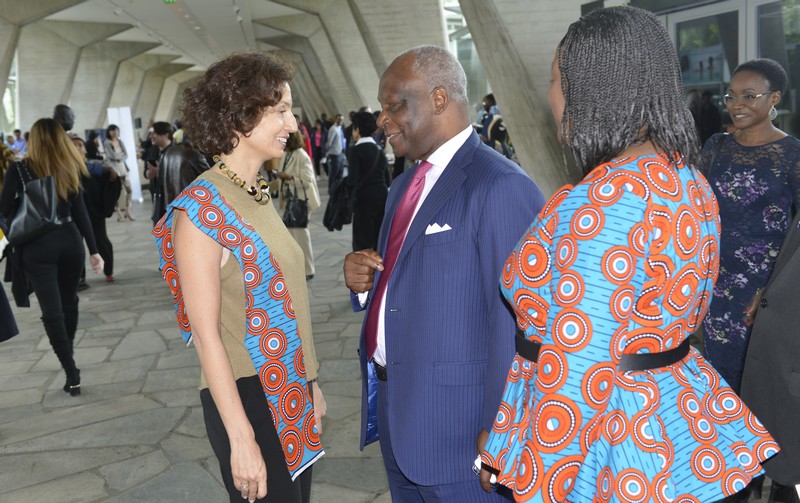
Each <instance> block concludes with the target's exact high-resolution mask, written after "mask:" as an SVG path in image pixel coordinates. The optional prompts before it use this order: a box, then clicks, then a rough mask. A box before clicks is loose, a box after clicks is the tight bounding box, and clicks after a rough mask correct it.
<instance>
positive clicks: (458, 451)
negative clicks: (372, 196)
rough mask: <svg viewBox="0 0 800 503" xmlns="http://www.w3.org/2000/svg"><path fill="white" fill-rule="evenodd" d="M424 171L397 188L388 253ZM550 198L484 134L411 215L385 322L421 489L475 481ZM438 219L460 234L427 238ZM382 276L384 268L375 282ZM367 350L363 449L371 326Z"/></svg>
mask: <svg viewBox="0 0 800 503" xmlns="http://www.w3.org/2000/svg"><path fill="white" fill-rule="evenodd" d="M416 169H417V168H416V167H415V168H413V169H410V170H408V171H407V172H405V173H403V175H402V176H400V177H399V178H397V179H396V180H395V181H394V183H393V184H392V190H390V191H389V199H388V200H387V203H386V215H385V217H384V220H383V224H382V226H381V233H380V237H379V239H378V253H380V254H381V255H383V254H384V253H385V250H386V241H387V239H388V231H389V229H390V227H391V223H392V218H393V216H394V213H395V210H396V208H397V205H398V203H399V201H400V199H401V198H402V196H403V194H404V193H405V191H406V188H407V187H408V184H409V182H410V180H411V178H412V176H413V174H414V172H415V171H416ZM543 204H544V196H543V195H542V192H541V191H540V190H539V188H538V187H537V186H536V184H534V183H533V181H532V180H531V179H530V178H529V177H528V175H526V174H525V173H524V172H523V171H522V170H521V169H520V168H519V166H517V165H516V164H514V163H512V162H511V161H508V160H507V159H505V158H504V157H502V156H501V155H500V154H498V153H497V152H495V151H494V150H492V149H490V148H489V147H487V146H485V145H483V144H482V143H481V142H480V140H479V139H478V135H477V134H475V133H474V132H473V133H472V134H471V135H470V137H469V139H468V140H467V141H466V143H465V144H464V145H463V146H462V147H461V148H460V149H459V150H458V152H457V153H456V155H455V156H454V157H453V159H452V161H451V162H450V164H448V165H447V167H446V168H445V169H444V172H443V173H442V175H441V177H440V178H439V180H438V181H437V182H436V185H434V187H433V190H432V191H431V192H430V194H429V195H428V196H427V198H426V199H425V201H424V202H423V204H422V205H421V206H420V208H419V211H418V213H417V215H416V216H415V218H414V220H413V221H412V222H411V225H410V227H409V230H408V233H407V235H406V238H405V241H404V243H403V247H402V249H401V250H400V253H399V255H398V258H397V262H396V264H395V267H394V272H393V273H392V277H391V279H390V280H389V284H388V285H387V289H386V311H385V319H384V322H385V330H386V355H387V358H388V360H389V361H388V362H387V364H386V366H387V369H388V371H387V372H388V376H389V377H388V381H387V386H388V392H387V395H388V396H387V397H386V399H387V406H388V416H389V422H390V425H389V428H390V430H391V432H392V445H393V447H394V455H395V458H396V460H397V464H398V465H399V466H400V469H401V470H402V471H403V473H404V474H405V475H406V476H407V477H408V478H409V479H410V480H412V481H413V482H415V483H417V484H421V485H439V484H449V483H454V482H459V481H463V480H468V479H469V478H470V477H473V478H474V477H475V475H474V474H473V473H472V471H471V468H470V467H471V465H472V462H473V460H474V459H475V455H476V454H475V438H476V436H477V435H478V432H479V431H480V430H481V429H485V430H490V429H491V425H492V423H493V421H494V417H495V415H496V414H497V409H498V405H499V403H500V397H501V394H502V391H503V386H504V384H505V380H506V375H507V373H508V369H509V366H510V364H511V360H512V358H513V356H514V330H515V322H514V317H513V316H512V314H511V312H510V310H509V309H508V306H507V305H506V304H505V302H504V301H503V299H502V297H501V295H500V289H499V279H500V274H501V271H502V267H503V264H504V263H505V261H506V259H507V258H508V256H509V254H510V253H511V251H512V249H513V248H514V246H515V245H516V244H517V242H518V241H519V239H520V237H521V236H522V234H523V232H524V231H525V230H526V229H527V228H528V227H529V226H530V224H531V222H532V221H533V219H534V217H535V216H536V214H537V213H538V211H539V210H540V209H541V207H542V205H543ZM432 224H439V225H440V226H445V225H449V226H450V227H451V228H452V229H451V230H448V231H445V232H438V233H428V234H426V229H427V228H428V226H429V225H432ZM379 278H380V272H376V273H375V278H374V281H375V284H377V282H378V280H379ZM373 291H374V289H373V290H371V291H370V300H371V295H372V293H373ZM353 300H354V304H353V306H354V308H356V309H358V307H359V304H358V301H357V299H356V298H355V297H354V299H353ZM370 300H368V302H367V305H369V302H370ZM360 354H361V358H360V361H361V373H362V377H363V387H362V423H361V426H362V430H361V447H362V449H363V447H364V445H365V444H367V443H369V442H372V441H374V440H376V439H377V436H376V433H375V431H374V425H371V424H370V421H368V417H369V416H370V415H371V414H370V412H371V411H374V410H375V408H374V407H375V403H374V398H375V395H374V393H372V391H374V390H375V388H374V385H375V381H374V379H371V378H370V376H369V375H368V372H369V373H370V374H372V376H374V371H373V367H372V365H369V366H368V365H367V360H366V358H365V355H366V350H365V348H364V334H363V328H362V334H361V351H360ZM368 397H369V398H370V399H369V400H368Z"/></svg>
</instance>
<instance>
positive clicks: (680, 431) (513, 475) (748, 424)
mask: <svg viewBox="0 0 800 503" xmlns="http://www.w3.org/2000/svg"><path fill="white" fill-rule="evenodd" d="M718 236H719V217H718V212H717V205H716V201H715V200H714V196H713V194H712V192H711V189H710V187H709V185H708V183H707V182H706V180H705V179H704V178H703V177H702V176H701V175H699V174H698V173H697V172H696V171H695V170H693V169H691V168H688V167H686V166H685V165H683V163H682V162H680V161H678V162H675V161H671V160H669V159H668V158H667V157H662V156H644V157H640V158H636V159H621V160H614V161H612V162H609V163H606V164H603V165H601V166H598V167H597V168H596V169H594V170H593V171H592V172H591V173H590V174H589V175H588V176H587V177H586V178H585V179H584V180H583V181H582V182H581V183H579V184H578V185H576V186H575V187H574V188H573V187H569V186H568V187H565V188H563V189H562V190H560V191H559V192H558V193H556V194H555V195H554V196H553V197H552V198H551V200H550V201H549V203H548V204H547V205H546V206H545V208H544V210H542V213H541V214H540V215H539V217H538V218H537V220H536V221H535V222H534V223H533V224H532V226H531V227H530V229H529V231H528V232H527V233H526V235H525V236H523V238H522V240H521V241H520V243H519V245H518V247H517V249H516V251H514V252H513V253H512V254H511V256H510V257H509V259H508V261H507V262H506V265H505V269H504V272H503V276H502V278H501V288H502V291H503V294H504V295H505V296H506V298H507V299H508V300H509V303H510V304H511V305H512V306H513V308H514V311H515V314H516V316H517V324H518V326H519V328H520V329H522V330H524V331H525V334H526V336H527V337H528V338H529V339H531V340H534V341H540V342H541V343H542V347H541V351H540V353H539V358H538V361H537V362H536V363H532V362H530V361H527V360H525V359H524V358H522V357H520V356H519V355H517V356H515V358H514V360H513V363H512V366H511V369H510V371H509V374H508V380H507V383H506V388H505V391H504V395H503V398H502V402H501V404H500V408H499V411H498V414H497V417H496V420H495V424H494V428H493V430H492V432H491V434H490V436H489V440H488V442H487V444H486V448H485V450H484V452H483V453H482V458H483V461H484V462H485V463H487V464H489V465H492V466H494V467H495V468H497V469H499V470H500V475H499V477H498V478H499V480H500V482H501V483H502V484H504V485H507V486H508V487H510V488H512V489H513V491H514V493H515V497H516V499H517V500H518V501H545V502H563V501H572V502H587V501H597V502H608V501H615V502H647V501H656V502H660V501H676V502H677V501H680V502H709V501H717V500H719V499H722V498H723V497H725V496H727V495H730V494H733V493H735V492H737V491H739V490H740V489H742V488H744V487H745V486H746V485H747V483H748V482H749V481H750V480H751V479H752V478H753V477H754V476H756V475H758V474H759V473H761V471H762V470H761V465H760V462H761V461H763V460H765V459H766V458H768V457H770V456H771V455H773V454H774V453H775V452H777V449H778V446H777V444H776V443H775V442H774V440H773V439H772V437H770V435H769V434H768V433H767V432H766V431H765V429H764V427H763V426H762V425H761V423H759V421H758V419H757V418H756V417H755V416H754V415H753V414H752V413H751V412H750V410H749V409H747V407H746V406H745V405H744V404H743V403H742V401H741V400H740V399H739V397H737V396H736V394H735V393H733V391H732V390H731V389H730V387H729V386H728V385H727V384H726V383H725V382H724V380H722V379H721V378H720V376H719V374H718V373H717V372H716V371H715V370H714V369H713V368H712V367H711V366H710V365H709V364H708V363H707V362H706V361H705V360H704V359H703V358H702V356H701V355H700V354H699V353H698V352H697V351H696V350H694V349H692V350H691V351H690V353H689V355H688V356H686V357H685V358H684V359H683V360H681V361H680V362H678V363H676V364H673V365H670V366H668V367H663V368H659V369H654V370H646V371H632V372H620V371H618V370H617V367H616V366H617V364H618V363H619V361H620V358H621V356H622V355H623V354H628V353H659V352H664V351H667V350H669V349H671V348H675V347H677V346H678V345H679V344H680V343H681V342H682V341H684V340H685V339H686V338H687V337H689V334H690V333H692V332H693V331H694V330H696V329H697V328H698V326H699V323H700V321H701V320H702V318H703V316H705V314H706V312H707V311H708V305H709V299H710V295H711V290H712V288H713V284H714V281H715V279H716V277H717V271H718V267H719V250H718V242H719V241H718Z"/></svg>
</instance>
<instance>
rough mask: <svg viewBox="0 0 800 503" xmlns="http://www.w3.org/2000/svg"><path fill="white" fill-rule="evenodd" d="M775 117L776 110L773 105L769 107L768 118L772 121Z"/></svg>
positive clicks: (776, 114)
mask: <svg viewBox="0 0 800 503" xmlns="http://www.w3.org/2000/svg"><path fill="white" fill-rule="evenodd" d="M777 117H778V111H777V110H775V106H774V105H773V107H772V108H770V109H769V120H771V121H774V120H775V119H776V118H777Z"/></svg>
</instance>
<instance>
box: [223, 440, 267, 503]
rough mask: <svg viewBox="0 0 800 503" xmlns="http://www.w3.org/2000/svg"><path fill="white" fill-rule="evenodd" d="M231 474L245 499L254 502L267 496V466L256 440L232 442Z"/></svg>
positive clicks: (234, 483)
mask: <svg viewBox="0 0 800 503" xmlns="http://www.w3.org/2000/svg"><path fill="white" fill-rule="evenodd" d="M231 474H232V475H233V485H234V486H236V488H237V489H239V491H241V493H242V498H243V499H246V500H248V501H251V502H252V501H255V500H256V499H257V498H258V499H261V498H264V497H266V496H267V466H266V465H265V464H264V458H263V457H262V456H261V449H260V448H259V447H258V444H257V443H256V441H255V438H250V439H248V440H246V441H234V440H231Z"/></svg>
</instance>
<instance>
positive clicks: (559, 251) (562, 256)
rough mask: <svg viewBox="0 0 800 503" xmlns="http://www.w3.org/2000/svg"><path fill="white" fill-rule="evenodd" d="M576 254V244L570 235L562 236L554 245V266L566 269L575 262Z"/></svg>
mask: <svg viewBox="0 0 800 503" xmlns="http://www.w3.org/2000/svg"><path fill="white" fill-rule="evenodd" d="M577 256H578V244H577V243H576V242H575V240H574V239H573V238H572V236H564V237H563V238H561V239H560V240H559V241H558V245H557V246H556V267H558V268H559V269H561V270H562V271H563V270H564V269H567V268H568V267H570V266H572V264H574V263H575V259H576V258H577Z"/></svg>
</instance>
